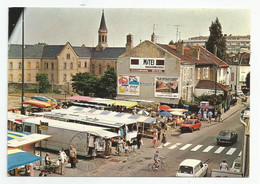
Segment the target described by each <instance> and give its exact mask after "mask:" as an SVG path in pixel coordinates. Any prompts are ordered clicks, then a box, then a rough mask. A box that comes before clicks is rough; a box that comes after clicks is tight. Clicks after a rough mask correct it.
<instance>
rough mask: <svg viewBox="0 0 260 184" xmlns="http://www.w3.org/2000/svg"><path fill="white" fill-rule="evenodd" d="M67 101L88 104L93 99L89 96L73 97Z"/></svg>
mask: <svg viewBox="0 0 260 184" xmlns="http://www.w3.org/2000/svg"><path fill="white" fill-rule="evenodd" d="M67 99H68V100H78V101H85V102H88V101H90V100H92V99H93V98H92V97H89V96H71V97H67Z"/></svg>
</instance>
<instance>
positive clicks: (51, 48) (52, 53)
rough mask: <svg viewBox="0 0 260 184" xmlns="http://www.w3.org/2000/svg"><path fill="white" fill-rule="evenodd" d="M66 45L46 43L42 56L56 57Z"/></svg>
mask: <svg viewBox="0 0 260 184" xmlns="http://www.w3.org/2000/svg"><path fill="white" fill-rule="evenodd" d="M64 46H65V45H45V46H44V49H43V54H42V58H53V59H55V58H56V57H57V55H58V54H59V53H60V51H61V50H62V49H63V47H64Z"/></svg>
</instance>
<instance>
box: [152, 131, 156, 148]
mask: <svg viewBox="0 0 260 184" xmlns="http://www.w3.org/2000/svg"><path fill="white" fill-rule="evenodd" d="M152 143H153V147H154V148H155V147H156V143H157V135H156V133H154V134H153V140H152Z"/></svg>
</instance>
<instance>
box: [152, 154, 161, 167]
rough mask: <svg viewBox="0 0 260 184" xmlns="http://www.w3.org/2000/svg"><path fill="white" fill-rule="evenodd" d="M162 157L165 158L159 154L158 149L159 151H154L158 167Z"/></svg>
mask: <svg viewBox="0 0 260 184" xmlns="http://www.w3.org/2000/svg"><path fill="white" fill-rule="evenodd" d="M160 158H163V157H162V156H160V155H159V151H158V150H157V151H156V152H155V153H154V156H153V159H154V162H155V166H156V169H158V168H159V163H160Z"/></svg>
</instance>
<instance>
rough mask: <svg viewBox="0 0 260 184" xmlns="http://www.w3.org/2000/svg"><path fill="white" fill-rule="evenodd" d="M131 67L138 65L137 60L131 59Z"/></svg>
mask: <svg viewBox="0 0 260 184" xmlns="http://www.w3.org/2000/svg"><path fill="white" fill-rule="evenodd" d="M131 65H139V59H131Z"/></svg>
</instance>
